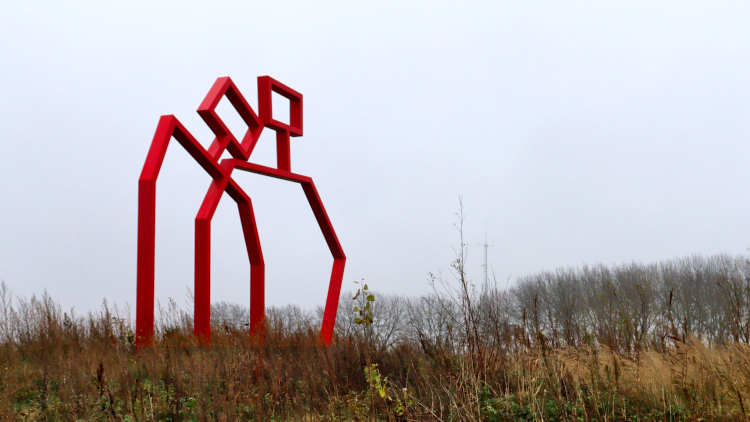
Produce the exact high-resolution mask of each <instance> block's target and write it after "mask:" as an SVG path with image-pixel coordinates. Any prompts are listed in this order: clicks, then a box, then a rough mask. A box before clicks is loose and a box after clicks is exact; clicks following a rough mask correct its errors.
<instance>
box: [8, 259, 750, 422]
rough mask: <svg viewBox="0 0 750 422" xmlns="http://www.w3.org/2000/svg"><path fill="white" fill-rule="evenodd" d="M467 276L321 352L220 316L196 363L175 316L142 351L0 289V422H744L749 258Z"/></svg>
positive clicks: (114, 327)
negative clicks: (477, 281)
mask: <svg viewBox="0 0 750 422" xmlns="http://www.w3.org/2000/svg"><path fill="white" fill-rule="evenodd" d="M462 262H463V256H462V254H459V257H458V259H457V260H456V262H455V263H454V269H455V275H456V281H457V283H446V282H443V281H441V280H439V279H435V280H434V282H435V291H434V293H433V294H431V295H428V296H425V297H422V298H416V299H405V298H400V297H389V296H384V295H374V296H372V297H369V296H370V294H371V292H370V291H369V290H368V291H363V292H364V294H360V295H358V297H357V299H356V300H351V297H352V295H350V296H345V297H344V300H343V303H342V306H341V310H340V314H339V320H338V325H337V331H336V338H335V341H334V344H333V345H332V346H331V347H328V348H326V347H322V346H320V345H319V343H318V337H317V332H316V331H317V330H316V327H317V326H318V321H319V317H318V316H317V315H316V314H314V313H308V312H304V311H302V310H300V309H298V308H295V307H287V308H274V309H270V310H269V312H268V317H267V320H268V328H267V337H266V340H265V342H262V343H259V342H254V341H252V340H251V339H249V338H248V336H247V335H246V332H245V329H246V328H244V327H243V325H246V323H245V322H244V321H246V320H247V316H246V312H247V311H246V309H243V308H242V307H239V306H236V305H229V304H217V305H215V306H214V308H213V323H214V336H213V341H212V343H211V345H210V346H208V347H201V346H198V345H196V344H195V343H194V340H193V338H192V336H191V335H190V332H191V324H192V321H191V319H190V317H189V313H188V312H185V311H181V310H180V309H178V307H177V306H176V305H175V304H174V303H173V302H172V303H170V304H169V305H168V307H167V308H166V309H162V310H161V312H160V315H161V318H160V322H159V327H158V340H157V341H156V343H155V345H154V346H153V347H151V348H149V349H147V350H143V351H136V350H135V349H134V347H133V334H132V327H131V322H130V321H129V319H128V318H127V317H125V318H122V317H120V316H119V314H120V313H119V312H117V311H116V310H112V309H110V307H109V306H107V304H106V303H105V304H104V306H103V308H102V310H101V311H100V312H99V313H92V314H89V315H87V316H85V317H78V316H75V315H73V314H72V313H70V312H68V313H66V312H63V311H62V310H61V308H60V307H59V306H58V305H56V304H55V303H54V302H53V301H52V299H51V298H49V297H48V296H46V295H44V296H42V297H41V298H32V299H30V300H23V299H20V300H12V299H11V297H10V293H9V292H8V291H7V290H6V289H5V287H4V286H3V289H2V290H1V291H0V418H1V419H2V420H66V421H67V420H69V421H74V420H116V421H182V420H187V421H190V420H196V421H203V420H206V421H213V420H216V421H224V420H226V421H234V420H264V421H265V420H311V421H317V420H445V421H448V420H451V421H452V420H475V421H478V420H485V421H502V420H561V421H579V420H582V421H594V420H597V421H605V420H607V421H610V420H612V421H615V420H699V419H700V418H703V419H704V420H742V419H745V418H746V417H747V415H748V412H750V409H748V408H747V406H748V405H749V404H748V402H747V400H748V398H750V346H748V326H749V325H750V312H749V310H750V307H748V303H749V302H748V300H749V295H748V292H749V290H748V286H749V285H750V284H749V283H748V281H749V280H750V277H748V274H750V271H748V268H750V264H749V263H748V262H747V260H746V259H744V258H742V257H738V258H729V257H725V256H718V257H711V258H690V259H684V260H677V261H671V262H667V263H662V264H656V265H636V264H633V265H627V266H622V267H617V268H606V267H597V268H595V269H590V268H583V269H579V270H561V271H557V272H554V273H542V274H538V275H535V276H532V277H527V278H525V279H522V280H520V281H519V283H518V285H517V286H516V287H515V288H514V289H511V290H508V291H500V290H498V289H494V288H492V287H491V286H481V287H480V288H479V289H475V288H473V287H472V285H471V284H470V283H469V282H468V281H467V280H466V278H465V274H464V272H463V267H462ZM361 286H362V288H364V286H363V285H361ZM451 286H457V287H456V288H453V287H451ZM368 299H369V300H368ZM368 303H369V306H367V304H368ZM354 306H357V311H356V312H353V309H354ZM123 314H127V313H123Z"/></svg>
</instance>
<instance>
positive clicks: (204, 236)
mask: <svg viewBox="0 0 750 422" xmlns="http://www.w3.org/2000/svg"><path fill="white" fill-rule="evenodd" d="M273 92H275V93H277V94H280V95H282V96H284V97H286V98H287V99H288V100H289V103H290V110H289V111H290V112H289V115H290V122H289V124H286V123H282V122H280V121H278V120H276V119H274V117H273V107H272V93H273ZM224 96H226V97H227V99H228V100H229V102H230V103H231V104H232V106H233V107H234V108H235V110H237V112H238V113H239V115H240V116H241V117H242V120H244V121H245V123H246V124H247V126H248V130H247V132H246V133H245V134H244V136H243V138H242V139H241V140H238V139H236V138H235V137H234V136H233V135H232V133H231V132H230V131H229V129H228V128H227V126H226V125H225V124H224V122H223V121H222V120H221V118H220V117H219V116H218V115H217V114H216V110H215V108H216V106H217V104H218V103H219V101H220V100H221V99H222V97H224ZM258 111H259V114H257V115H256V114H255V112H254V111H253V109H252V107H250V105H249V104H248V103H247V101H246V100H245V98H244V97H243V96H242V94H241V93H240V91H239V90H238V89H237V87H236V86H235V85H234V83H233V82H232V80H231V79H230V78H229V77H222V78H218V79H217V80H216V82H215V83H214V85H213V86H212V87H211V90H210V91H209V92H208V94H207V95H206V98H205V99H204V100H203V102H202V103H201V105H200V106H199V107H198V114H199V115H200V116H201V117H202V118H203V121H205V122H206V124H207V125H208V126H209V128H211V131H212V132H213V133H214V135H215V136H216V138H215V139H214V141H213V143H212V144H211V146H210V147H209V148H208V150H206V149H204V148H203V147H202V146H201V144H199V143H198V141H197V140H196V139H195V138H194V137H193V136H192V135H191V134H190V133H189V132H188V131H187V129H185V127H184V126H183V125H182V124H181V123H180V122H179V121H178V120H177V118H176V117H175V116H173V115H165V116H162V117H161V119H159V124H158V126H157V128H156V133H155V134H154V139H153V141H152V143H151V148H150V149H149V151H148V155H147V156H146V162H145V164H144V165H143V171H142V172H141V177H140V179H139V180H138V286H137V304H136V344H137V346H139V347H140V346H145V345H147V344H149V343H150V342H151V340H152V338H153V334H154V242H155V229H154V225H155V210H156V179H157V177H158V176H159V170H160V168H161V164H162V161H163V160H164V155H165V154H166V152H167V146H168V144H169V141H170V140H171V139H172V138H174V139H176V140H177V142H179V143H180V144H181V145H182V146H183V147H184V148H185V149H186V150H187V152H188V153H189V154H190V155H191V156H192V157H193V158H194V159H195V161H197V162H198V164H200V165H201V167H203V169H204V170H206V172H207V173H208V174H209V176H211V178H212V179H213V181H212V182H211V185H210V187H209V188H208V192H207V193H206V197H205V198H204V199H203V203H202V204H201V207H200V210H199V211H198V215H197V216H196V217H195V307H194V333H195V335H196V336H198V337H199V338H200V339H202V340H203V341H208V340H209V339H210V335H211V327H210V312H211V219H212V218H213V215H214V211H216V207H217V206H218V204H219V200H220V199H221V197H222V195H223V194H224V192H227V193H228V194H229V196H230V197H231V198H232V199H233V200H234V201H235V202H236V203H237V208H238V209H239V214H240V221H241V223H242V231H243V234H244V238H245V246H246V247H247V255H248V259H249V261H250V333H251V335H262V334H263V333H262V330H263V324H264V315H265V298H264V297H265V291H264V290H265V289H264V285H265V280H264V278H265V264H264V261H263V252H262V249H261V246H260V239H259V238H258V229H257V226H256V222H255V216H254V214H253V205H252V202H251V201H250V197H249V196H248V195H247V194H246V193H245V192H244V191H243V190H242V188H240V186H239V185H238V184H237V182H235V181H234V180H233V179H232V177H231V174H232V171H233V170H235V169H237V170H243V171H249V172H252V173H257V174H263V175H266V176H271V177H275V178H278V179H283V180H288V181H292V182H297V183H299V184H300V185H301V186H302V190H303V192H304V193H305V196H306V197H307V201H308V202H309V203H310V207H311V208H312V211H313V214H314V215H315V218H316V220H317V221H318V225H319V226H320V229H321V231H322V232H323V237H324V238H325V240H326V243H327V244H328V249H330V251H331V255H333V268H332V270H331V279H330V282H329V285H328V297H327V299H326V305H325V310H324V313H323V323H322V327H321V338H322V340H323V342H324V343H325V344H330V343H331V337H332V335H333V325H334V323H335V322H336V310H337V308H338V301H339V293H340V291H341V280H342V278H343V276H344V264H345V262H346V255H345V254H344V251H343V249H342V248H341V244H340V243H339V240H338V238H337V237H336V232H335V231H334V230H333V226H332V225H331V221H330V220H329V218H328V215H327V214H326V211H325V208H324V207H323V202H322V201H321V200H320V196H319V195H318V191H317V190H316V189H315V183H314V182H313V180H312V179H311V178H310V177H308V176H303V175H300V174H295V173H292V171H291V163H290V153H289V143H290V137H292V136H302V94H300V93H298V92H297V91H295V90H293V89H291V88H289V87H287V86H286V85H284V84H282V83H280V82H278V81H277V80H275V79H273V78H271V77H270V76H260V77H258ZM266 127H267V128H269V129H272V130H274V131H276V160H277V161H276V162H277V164H276V168H273V167H268V166H262V165H259V164H254V163H250V162H248V159H249V158H250V155H251V154H252V152H253V148H254V147H255V144H256V143H257V142H258V138H259V137H260V134H261V132H262V131H263V129H264V128H266ZM225 150H227V151H229V153H230V154H231V155H232V157H234V158H228V159H224V160H221V161H219V159H220V157H221V155H222V153H223V152H224V151H225Z"/></svg>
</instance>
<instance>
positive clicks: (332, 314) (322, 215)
mask: <svg viewBox="0 0 750 422" xmlns="http://www.w3.org/2000/svg"><path fill="white" fill-rule="evenodd" d="M300 184H301V185H302V190H303V191H304V192H305V197H306V198H307V202H308V203H309V204H310V208H312V211H313V214H314V215H315V219H316V220H317V221H318V226H320V230H321V231H322V232H323V237H324V238H325V239H326V243H327V244H328V249H329V250H330V251H331V255H333V268H332V269H331V280H330V282H329V283H328V296H327V297H326V307H325V310H324V311H323V323H322V325H321V327H320V337H321V340H323V343H324V344H326V345H330V344H331V340H332V338H333V326H334V324H336V312H337V311H338V306H339V295H340V294H341V282H342V280H343V278H344V266H345V264H346V255H345V254H344V251H343V249H342V248H341V244H340V243H339V240H338V237H337V236H336V232H335V231H334V230H333V225H332V224H331V220H330V219H329V218H328V214H327V213H326V210H325V207H323V201H322V200H321V199H320V195H318V190H317V189H315V183H313V181H312V179H309V180H306V181H303V182H301V183H300Z"/></svg>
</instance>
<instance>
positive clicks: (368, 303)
mask: <svg viewBox="0 0 750 422" xmlns="http://www.w3.org/2000/svg"><path fill="white" fill-rule="evenodd" d="M354 284H356V285H357V286H358V287H357V290H356V293H355V294H354V297H353V298H352V300H353V301H354V308H353V309H352V311H353V312H354V323H355V324H357V325H359V326H362V327H369V326H370V325H372V323H373V321H374V314H373V312H372V304H373V303H374V302H375V295H373V294H372V292H371V291H370V288H369V286H368V285H367V283H365V279H364V278H363V279H361V280H355V281H354Z"/></svg>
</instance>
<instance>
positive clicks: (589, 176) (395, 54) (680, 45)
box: [0, 0, 750, 310]
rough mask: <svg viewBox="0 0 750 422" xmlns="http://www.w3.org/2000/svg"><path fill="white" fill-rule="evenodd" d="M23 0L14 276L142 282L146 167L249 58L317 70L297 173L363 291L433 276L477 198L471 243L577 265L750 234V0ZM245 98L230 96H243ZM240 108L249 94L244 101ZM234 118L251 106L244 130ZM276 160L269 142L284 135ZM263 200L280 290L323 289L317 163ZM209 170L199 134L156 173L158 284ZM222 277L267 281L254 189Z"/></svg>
mask: <svg viewBox="0 0 750 422" xmlns="http://www.w3.org/2000/svg"><path fill="white" fill-rule="evenodd" d="M153 3H157V2H152V1H148V2H140V1H128V2H123V3H121V4H120V5H114V3H113V4H110V3H109V2H101V1H95V2H94V1H92V2H73V1H71V2H59V1H55V2H33V1H28V2H5V3H4V4H3V6H2V12H1V13H0V58H1V59H2V66H1V67H0V87H1V88H2V90H1V91H0V94H1V95H0V128H1V129H2V136H3V140H2V142H0V198H2V199H0V201H1V202H0V280H4V281H5V282H6V283H7V284H8V285H9V286H10V288H11V289H12V290H13V291H14V292H15V293H17V294H21V295H30V294H32V293H41V292H42V291H43V290H45V289H46V290H47V291H49V292H50V294H51V295H52V296H53V297H55V298H56V299H57V300H59V301H61V302H62V303H63V304H64V305H65V306H66V307H70V306H75V307H76V308H77V309H79V310H88V309H92V308H94V307H96V306H98V304H99V303H100V301H101V300H102V298H104V297H106V298H108V299H111V300H114V301H116V302H118V303H124V302H129V303H131V304H133V303H134V301H135V274H136V272H135V271H136V267H135V264H136V206H137V196H136V192H137V179H138V176H139V173H140V169H141V166H142V165H143V160H144V158H145V155H146V151H147V149H148V146H149V143H150V141H151V137H152V136H153V131H154V129H155V128H156V123H157V121H158V118H159V116H160V115H162V114H175V115H176V116H177V117H178V118H179V119H180V120H181V121H182V122H183V123H184V124H185V125H186V126H187V127H188V129H189V130H190V131H191V132H192V133H193V134H194V135H195V136H196V137H198V139H199V140H201V142H202V143H203V144H204V145H208V144H209V143H210V141H211V140H212V137H211V135H210V132H209V130H208V128H207V127H206V126H205V125H204V124H203V123H202V121H201V120H200V118H199V117H198V115H197V114H196V113H195V109H196V108H197V106H198V104H199V103H200V101H201V100H202V98H203V96H204V95H205V93H206V92H207V90H208V89H209V87H210V86H211V84H212V83H213V81H214V80H215V78H216V77H218V76H224V75H229V76H231V77H232V78H233V80H234V81H235V83H236V84H237V85H238V86H239V88H240V89H241V90H242V91H243V92H244V94H245V96H246V97H247V98H248V100H249V101H250V103H251V104H253V105H255V104H256V100H257V98H256V97H257V94H256V85H255V78H256V77H257V76H258V75H266V74H268V75H271V76H273V77H275V78H277V79H279V80H280V81H282V82H284V83H286V84H288V85H289V86H291V87H293V88H294V89H296V90H298V91H300V92H302V93H303V94H304V98H305V102H304V105H305V110H304V113H305V120H304V121H305V136H304V137H302V138H296V139H293V140H292V169H293V170H294V171H295V172H298V173H302V174H306V175H310V176H312V177H313V178H314V179H315V181H316V183H317V185H318V189H319V191H320V193H321V195H322V198H323V200H324V202H325V205H326V207H327V210H328V213H329V215H330V217H331V219H332V221H333V223H334V226H335V228H336V230H337V232H338V235H339V238H340V240H341V242H342V244H343V246H344V249H345V251H346V253H347V255H348V258H349V260H348V267H347V270H346V274H345V279H344V280H345V288H350V287H351V286H352V283H351V282H352V280H354V279H357V278H360V277H365V278H366V279H367V280H368V281H369V282H370V283H371V285H372V286H373V287H374V288H376V289H379V290H381V291H385V292H389V293H397V294H403V295H418V294H422V293H425V292H428V291H429V287H428V284H427V281H426V280H427V278H426V274H427V273H428V272H430V271H434V272H438V271H443V272H447V268H448V264H449V262H450V260H451V259H452V257H453V253H454V252H453V248H454V246H455V244H456V235H455V230H454V227H453V222H454V215H453V214H454V212H455V210H456V207H457V197H458V196H459V195H463V198H464V205H465V211H466V237H467V241H469V242H470V245H471V250H470V252H469V262H468V265H469V266H470V267H471V271H472V274H473V275H474V276H475V277H477V278H479V277H480V274H481V269H480V265H481V249H480V247H479V244H480V243H481V242H482V240H483V237H484V233H485V232H486V233H487V236H488V239H489V241H490V243H491V244H492V245H493V246H492V247H491V248H490V250H489V256H490V266H491V268H492V270H493V271H494V272H495V274H496V275H497V277H498V278H499V279H501V280H503V281H504V280H506V279H507V278H508V277H515V276H518V275H522V274H526V273H529V272H533V271H537V270H544V269H551V268H554V267H557V266H561V265H579V264H583V263H599V262H603V263H622V262H627V261H631V260H639V261H651V260H659V259H665V258H670V257H675V256H682V255H686V254H692V253H705V254H710V253H718V252H728V253H732V254H735V253H746V250H747V248H748V247H750V219H748V215H750V195H748V193H747V186H748V181H750V167H749V166H748V163H750V143H749V142H748V141H749V140H750V139H749V138H750V137H749V135H750V47H749V46H750V25H748V22H750V3H748V2H744V1H716V0H712V1H684V0H681V1H653V0H648V1H634V0H628V1H586V2H584V1H543V2H542V1H524V2H516V1H493V2H485V3H482V2H439V1H429V2H403V1H399V2H388V1H383V2H375V3H369V4H367V5H366V4H365V3H364V2H343V1H342V2H336V3H329V2H317V1H316V2H299V3H288V2H277V1H264V2H260V1H259V2H246V1H241V2H240V1H238V2H223V3H222V2H205V1H201V2H190V1H179V2H177V1H175V2H161V3H159V5H158V6H155V5H154V4H153ZM225 111H226V110H225ZM224 115H225V116H228V117H227V118H228V119H229V116H230V114H224ZM232 127H234V126H232ZM269 135H270V134H269V133H266V134H264V136H263V137H262V138H261V141H260V143H259V145H258V148H257V150H256V151H257V152H256V154H257V155H254V159H255V160H256V161H257V162H261V163H271V162H272V161H273V154H274V151H275V146H274V142H273V141H272V139H273V138H272V135H271V136H269ZM236 178H237V180H239V181H240V183H241V184H242V185H243V186H244V188H245V190H246V192H248V194H249V195H251V196H252V198H253V201H254V205H255V207H256V213H257V219H258V224H259V229H260V234H261V241H262V242H263V247H264V253H265V257H266V263H267V288H266V292H267V303H269V304H272V305H280V304H287V303H296V304H300V305H302V306H305V307H312V306H315V305H317V304H322V303H323V298H324V296H325V292H326V288H327V281H328V273H329V270H330V255H329V253H328V251H327V249H326V248H325V244H324V242H323V238H322V236H321V234H320V232H319V229H318V228H317V226H316V224H315V222H314V218H313V216H312V213H311V212H310V211H309V208H308V207H307V205H306V202H305V200H304V195H303V194H302V191H301V189H300V188H299V187H298V186H297V185H294V184H290V183H286V182H283V181H278V180H274V179H264V178H262V177H260V176H253V175H249V174H237V176H236ZM208 184H209V178H208V176H207V175H206V174H205V173H204V172H203V171H202V170H201V169H200V168H199V167H198V166H197V164H195V163H194V162H193V161H192V159H191V158H190V157H189V156H188V155H187V153H185V152H184V150H182V149H181V148H180V147H179V146H178V144H176V143H175V144H173V145H172V147H171V148H170V150H169V151H168V154H167V158H166V160H165V163H164V167H163V169H162V173H161V176H160V179H159V183H158V199H157V200H158V202H157V264H156V285H157V286H156V293H157V296H158V297H159V298H161V299H162V300H164V298H166V297H168V296H173V297H175V298H177V299H178V301H180V302H182V300H183V298H184V297H185V292H186V288H187V287H188V286H191V285H192V279H193V276H192V274H193V218H194V216H195V213H196V211H197V209H198V206H199V204H200V202H201V200H202V198H203V195H204V194H205V190H206V188H207V187H208ZM213 235H214V237H213V272H212V274H213V289H212V295H213V299H214V300H215V301H216V300H230V301H233V302H238V303H247V301H248V299H247V298H248V295H249V286H248V277H249V267H248V264H247V259H246V255H245V252H244V246H243V243H242V238H241V234H240V225H239V220H238V218H237V215H236V208H235V207H234V205H233V203H232V202H231V200H229V199H227V198H224V200H222V203H221V205H220V207H219V210H218V211H217V214H216V217H215V219H214V226H213Z"/></svg>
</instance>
